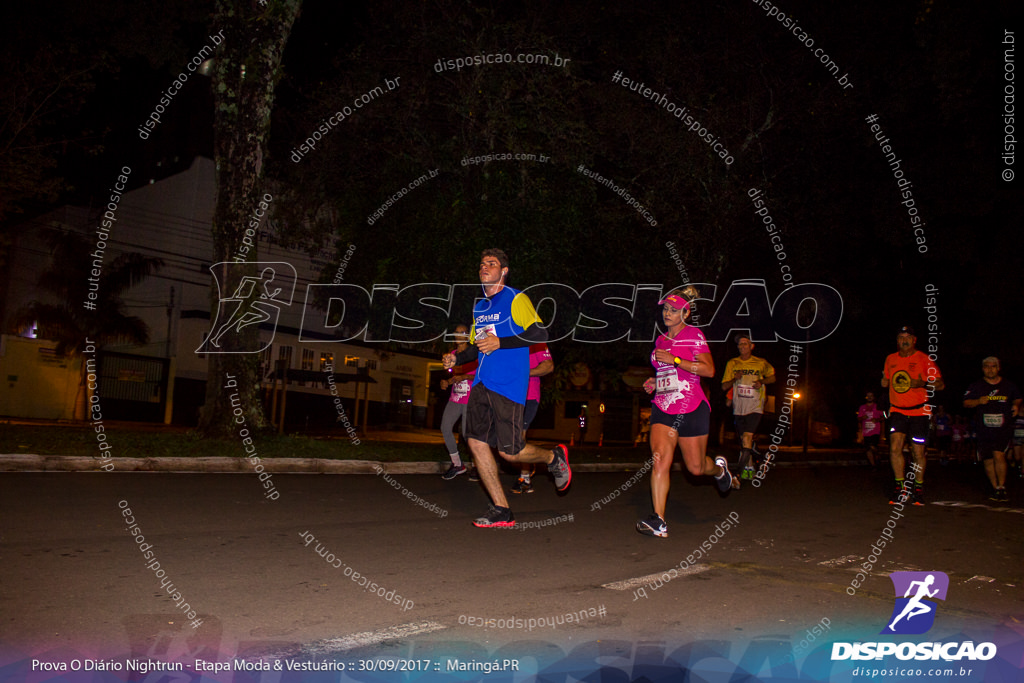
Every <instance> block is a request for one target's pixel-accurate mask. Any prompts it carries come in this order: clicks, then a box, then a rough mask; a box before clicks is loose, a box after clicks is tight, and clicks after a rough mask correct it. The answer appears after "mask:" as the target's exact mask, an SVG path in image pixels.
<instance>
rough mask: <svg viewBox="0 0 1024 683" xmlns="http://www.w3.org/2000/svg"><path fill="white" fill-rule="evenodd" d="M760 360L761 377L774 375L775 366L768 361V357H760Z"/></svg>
mask: <svg viewBox="0 0 1024 683" xmlns="http://www.w3.org/2000/svg"><path fill="white" fill-rule="evenodd" d="M762 361H763V363H764V365H763V367H762V368H761V378H762V379H764V378H765V377H771V376H772V375H774V374H775V368H773V367H772V364H771V363H769V362H768V359H766V358H765V359H762Z"/></svg>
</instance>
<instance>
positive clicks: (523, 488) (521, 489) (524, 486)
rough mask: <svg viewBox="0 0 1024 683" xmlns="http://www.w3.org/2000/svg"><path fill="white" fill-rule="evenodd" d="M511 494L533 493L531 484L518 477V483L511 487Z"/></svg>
mask: <svg viewBox="0 0 1024 683" xmlns="http://www.w3.org/2000/svg"><path fill="white" fill-rule="evenodd" d="M512 493H533V484H531V483H530V482H529V481H527V480H526V479H523V478H522V477H519V481H517V482H516V483H515V484H513V485H512Z"/></svg>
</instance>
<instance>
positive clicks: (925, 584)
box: [881, 572, 949, 635]
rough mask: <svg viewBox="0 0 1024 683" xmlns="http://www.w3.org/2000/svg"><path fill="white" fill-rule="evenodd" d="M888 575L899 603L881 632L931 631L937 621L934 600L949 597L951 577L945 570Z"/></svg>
mask: <svg viewBox="0 0 1024 683" xmlns="http://www.w3.org/2000/svg"><path fill="white" fill-rule="evenodd" d="M889 578H890V579H892V584H893V588H894V589H895V591H896V605H895V607H893V610H892V617H890V619H889V623H888V625H887V626H886V627H885V628H884V629H882V631H881V633H883V634H891V633H899V634H903V635H913V634H919V633H926V632H928V631H929V630H930V629H931V627H932V625H933V624H934V623H935V612H936V610H937V609H938V603H936V602H934V600H945V599H946V591H947V590H948V589H949V577H948V576H946V575H945V574H944V573H942V572H893V573H891V574H889ZM901 596H902V597H901Z"/></svg>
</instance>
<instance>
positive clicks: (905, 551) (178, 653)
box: [0, 464, 1024, 680]
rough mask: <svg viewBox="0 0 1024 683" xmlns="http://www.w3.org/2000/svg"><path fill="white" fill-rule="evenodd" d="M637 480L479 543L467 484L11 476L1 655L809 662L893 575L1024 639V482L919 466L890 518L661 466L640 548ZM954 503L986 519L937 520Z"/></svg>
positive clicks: (823, 484) (886, 611) (549, 498)
mask: <svg viewBox="0 0 1024 683" xmlns="http://www.w3.org/2000/svg"><path fill="white" fill-rule="evenodd" d="M632 477H633V474H632V473H628V472H617V473H602V474H577V476H575V477H574V480H573V484H572V487H571V488H570V490H569V492H568V493H567V494H565V495H559V494H557V493H556V492H555V490H554V486H553V484H552V483H551V481H550V479H548V478H547V477H539V478H537V479H536V481H535V489H536V492H535V493H533V494H528V495H520V496H512V495H511V494H510V499H511V504H512V506H513V510H514V512H515V514H516V518H517V521H518V522H519V524H520V527H522V528H521V529H517V530H498V529H489V530H484V529H477V528H475V527H473V526H472V525H471V524H470V522H471V520H472V519H473V518H475V517H476V516H478V515H479V514H480V513H482V512H484V511H485V510H486V504H487V499H486V496H485V494H484V492H483V490H482V489H481V488H480V486H479V484H475V483H472V482H469V481H467V480H466V479H465V478H464V477H460V478H459V479H457V480H455V481H453V482H444V481H442V480H441V479H440V477H438V476H434V475H396V476H394V477H392V478H390V480H386V479H385V478H384V477H381V476H372V475H348V476H336V475H285V474H275V475H273V479H272V483H273V485H274V487H275V488H276V490H277V491H279V493H280V496H279V498H277V499H276V500H270V499H268V498H267V497H265V495H264V494H265V493H266V491H267V489H265V488H264V487H263V486H262V485H261V483H260V481H259V480H258V479H257V477H256V475H255V474H249V475H246V474H156V473H150V474H146V473H140V474H120V473H95V474H87V473H45V474H33V473H7V474H3V475H0V515H2V520H3V521H2V534H3V537H2V545H0V566H2V570H0V572H2V577H3V580H2V582H0V604H2V605H3V608H2V610H0V615H2V616H0V646H2V648H3V654H4V655H6V657H7V659H8V660H9V658H10V657H16V656H26V655H31V656H39V657H41V658H46V657H49V658H51V659H54V658H58V659H59V658H61V657H63V658H65V659H66V658H67V657H69V656H71V653H76V652H77V653H87V654H88V655H89V656H91V657H98V658H106V657H122V658H123V657H125V656H128V655H129V654H130V655H131V656H133V657H143V656H148V657H155V658H159V659H162V660H166V661H171V660H176V659H187V660H189V661H191V659H193V658H195V657H197V656H199V657H202V658H205V659H210V660H211V661H212V660H217V659H221V660H223V659H224V658H226V657H233V656H244V655H247V654H248V655H253V654H264V655H266V654H272V655H277V656H283V657H293V658H302V657H306V658H314V659H316V658H320V659H323V658H325V657H330V656H349V655H351V654H352V653H362V654H366V653H376V654H380V653H389V652H390V653H393V654H396V655H403V656H414V655H417V654H418V655H419V656H421V657H427V656H433V655H437V654H438V653H442V652H446V653H451V652H461V653H463V656H470V655H472V656H474V657H485V658H486V657H487V656H493V655H494V653H496V652H503V653H504V654H505V655H506V656H507V655H508V653H509V652H514V653H518V654H523V655H524V656H525V655H526V654H529V656H531V657H535V658H536V665H537V666H540V663H541V660H542V659H544V658H545V657H546V658H548V659H551V660H552V661H554V659H557V657H558V656H563V655H564V654H565V653H568V652H571V651H573V648H580V647H584V646H586V647H590V646H593V647H597V648H598V649H600V648H601V647H613V649H616V648H617V649H616V651H617V652H618V653H619V656H622V657H627V658H628V657H632V658H634V660H635V661H639V659H638V658H642V657H643V656H654V657H655V659H657V658H658V657H662V656H663V653H664V651H665V650H666V648H668V649H671V648H673V647H676V646H678V645H679V644H691V643H699V642H709V641H712V640H715V639H718V641H720V642H724V643H725V644H726V654H724V655H723V657H724V658H725V659H727V660H729V661H732V662H737V661H739V660H740V659H741V657H743V656H745V655H744V652H747V653H748V654H749V650H750V647H751V643H765V642H771V643H774V644H775V645H777V646H778V647H781V648H782V650H781V651H783V652H789V651H790V650H789V648H790V647H793V646H798V644H799V643H800V641H801V639H804V640H805V641H806V639H807V637H808V636H809V635H811V634H810V633H808V629H813V628H814V627H815V626H816V625H817V626H818V627H819V632H821V635H820V636H818V638H817V639H816V640H817V642H816V643H809V642H807V643H806V649H807V650H812V649H813V648H815V647H817V646H818V645H820V644H821V643H822V642H825V641H826V640H827V641H836V640H849V641H854V640H866V639H867V640H870V639H879V636H878V635H877V634H878V633H879V631H880V630H881V629H882V628H883V627H884V626H885V625H886V623H887V620H888V619H889V617H890V615H891V612H892V610H893V604H894V602H893V600H894V592H893V585H892V583H891V581H890V579H889V577H888V574H889V573H890V572H894V571H906V570H921V571H925V570H927V571H939V572H945V573H946V574H948V575H949V579H950V584H949V585H950V588H949V595H948V596H947V599H946V600H945V601H944V602H943V604H942V605H941V611H940V612H939V615H938V617H937V618H936V624H935V626H934V628H933V630H932V631H931V632H930V633H929V635H928V638H932V639H935V640H939V639H941V638H947V637H951V636H955V635H956V634H963V633H970V634H971V635H972V637H975V639H977V638H978V637H985V638H988V639H990V640H991V639H1002V640H1003V641H1004V642H1010V641H1013V640H1014V638H1015V639H1016V640H1015V641H1014V642H1018V643H1019V641H1020V636H1021V634H1022V633H1024V629H1022V623H1021V620H1022V619H1024V616H1022V615H1024V546H1022V542H1021V541H1022V538H1024V534H1022V533H1021V526H1022V524H1024V515H1022V514H1020V513H1022V512H1024V509H1021V503H1024V491H1022V490H1021V489H1022V486H1021V484H1020V482H1019V480H1016V481H1014V482H1013V486H1012V488H1011V503H1010V504H1009V505H1006V504H1002V505H1001V504H998V503H990V502H988V501H987V500H986V499H985V497H984V495H983V490H982V488H981V485H980V480H979V478H978V473H977V471H976V470H974V469H973V468H972V467H970V466H950V467H941V466H939V465H938V464H932V465H930V467H929V471H928V476H927V491H928V500H929V501H930V504H928V505H926V506H925V507H918V508H911V507H909V506H908V507H907V508H906V509H904V510H903V513H902V515H903V516H902V517H894V516H893V515H894V514H896V515H898V514H900V513H898V512H896V511H895V510H894V508H893V507H891V506H890V505H888V504H887V500H888V498H887V496H888V491H889V488H888V486H889V479H888V478H886V476H885V475H884V474H882V473H881V472H871V471H869V470H868V468H866V467H818V468H785V469H783V468H780V469H775V470H772V471H770V472H769V473H768V476H767V478H766V479H765V480H764V484H763V485H762V486H761V487H760V488H757V489H755V488H752V487H750V486H749V484H746V485H745V486H744V488H743V489H742V490H740V491H735V492H732V493H731V494H730V495H728V496H727V497H722V496H720V495H719V494H718V492H717V489H715V488H714V486H713V485H712V484H711V483H710V480H695V479H692V478H689V477H687V476H685V475H683V474H680V473H676V474H674V475H673V481H672V487H673V488H672V491H671V493H670V498H669V508H668V512H667V515H666V517H667V521H668V524H669V532H670V536H669V538H668V539H654V538H649V537H645V536H641V535H639V534H637V533H636V532H635V531H634V529H633V525H634V523H635V521H636V520H637V519H638V518H640V517H642V516H645V515H646V514H648V512H649V490H648V480H647V478H646V477H644V478H642V479H640V480H639V481H636V480H634V479H632ZM505 482H506V483H508V484H510V483H511V480H510V479H508V478H507V477H506V478H505ZM615 491H619V494H617V495H616V497H615V498H614V499H613V500H610V501H609V502H608V503H607V504H602V505H600V507H599V508H598V505H595V504H597V503H600V501H601V500H602V499H607V497H608V496H610V495H611V494H613V492H615ZM952 501H959V502H965V503H970V504H978V505H979V507H970V508H965V507H962V506H951V505H948V504H936V503H948V502H952ZM428 505H429V506H433V509H431V508H429V507H425V506H428ZM1015 510H1016V512H1015ZM128 511H130V514H131V515H132V518H133V519H134V520H135V523H136V524H137V525H138V529H137V532H136V533H141V534H142V535H143V536H144V537H145V543H146V544H151V547H150V548H146V550H148V551H149V552H151V553H153V555H152V556H151V557H150V558H149V559H147V558H146V557H145V556H144V554H143V552H141V551H140V547H143V546H140V545H139V544H137V543H136V541H135V539H134V538H133V536H132V534H131V533H130V532H129V530H128V528H127V525H126V521H125V520H126V517H125V515H126V514H128ZM889 520H894V525H895V528H894V529H892V531H891V535H892V540H891V541H890V542H889V543H888V544H887V546H886V547H885V548H882V549H881V552H880V553H878V554H877V555H876V556H875V562H874V565H873V567H872V569H871V571H870V572H868V576H867V578H866V579H864V581H863V582H862V584H861V585H860V586H859V588H856V589H853V588H852V587H851V581H852V580H854V579H855V578H856V572H857V567H858V566H859V565H861V563H863V562H865V561H868V559H867V558H868V557H869V556H871V555H872V554H873V552H872V544H873V543H874V542H875V541H876V540H877V539H879V538H880V537H881V536H882V533H883V529H886V528H887V521H889ZM724 522H729V528H725V524H723V523H724ZM716 529H717V531H716ZM716 534H717V536H718V538H713V537H714V535H716ZM712 538H713V541H714V542H713V543H711V542H710V541H711V540H712ZM706 541H707V542H708V543H707V544H706V548H707V549H709V551H708V552H704V553H703V556H702V557H697V556H696V555H697V552H696V551H698V550H699V549H700V548H701V545H702V544H704V543H705V542H706ZM318 550H319V552H318ZM701 552H703V551H701ZM321 554H322V555H323V557H322V556H321ZM153 562H159V568H157V567H155V566H153ZM681 564H682V565H685V568H684V569H683V570H680V572H679V575H678V576H672V575H670V576H671V580H669V581H668V582H662V583H660V584H659V583H653V584H652V583H651V581H652V580H653V579H652V578H651V575H664V573H665V572H667V571H669V570H671V569H672V568H673V567H677V568H678V567H679V566H680V565H681ZM158 571H163V572H164V575H163V578H161V577H159V576H158V575H157V572H158ZM346 572H348V574H346ZM691 572H692V573H691ZM357 576H358V577H359V578H356V577H357ZM362 577H367V580H366V581H364V580H363V578H362ZM644 577H647V578H644ZM162 580H163V581H164V582H165V583H167V582H172V583H173V584H174V590H176V591H177V592H179V593H180V596H176V597H172V596H173V592H172V594H171V595H169V594H168V590H167V586H166V585H161V581H162ZM367 582H370V583H367ZM363 584H366V585H363ZM373 584H376V586H378V587H382V590H381V591H380V592H381V593H382V594H383V597H380V596H378V595H377V594H374V593H373V592H371V590H372V589H374V585H373ZM623 588H624V589H623ZM641 589H642V590H641ZM848 589H850V590H853V592H854V595H850V594H849V591H848ZM396 596H400V597H396ZM176 603H181V606H179V605H178V604H176ZM185 603H187V605H188V607H185V606H184V605H185ZM189 608H190V609H192V610H195V612H197V613H198V617H197V619H200V620H202V623H201V624H198V625H197V626H195V627H193V625H192V624H191V623H190V622H189V619H188V617H187V615H186V614H185V612H187V611H188V609H189ZM570 613H571V614H572V615H573V616H572V617H571V618H569V619H567V618H565V615H567V614H570ZM559 617H561V623H559ZM509 619H512V622H511V623H509V622H508V620H509ZM516 619H521V620H522V622H520V623H516V622H515V620H516ZM490 620H493V621H490ZM530 620H533V623H532V628H531V622H530ZM549 620H550V621H551V622H553V623H554V626H552V625H550V624H548V621H549ZM489 621H490V624H488V622H489ZM822 624H826V625H827V628H822ZM805 634H806V635H805ZM600 643H603V644H604V645H595V644H600ZM613 644H614V645H613ZM773 647H774V645H773ZM1017 647H1018V648H1019V645H1018V646H1017ZM645 648H646V649H645ZM584 649H585V648H584ZM652 649H653V651H656V654H655V655H650V652H649V651H651V650H652ZM645 652H647V655H644V653H645ZM657 652H661V653H662V654H657ZM338 653H341V655H339V654H338ZM466 653H469V654H466ZM798 654H799V653H798ZM805 654H806V653H805ZM517 656H518V655H517ZM773 656H774V655H773ZM801 656H802V655H801ZM552 658H554V659H552ZM826 658H827V654H826ZM545 661H547V660H545ZM531 662H532V660H531ZM532 665H533V664H532V663H531V666H532ZM1016 666H1018V667H1019V666H1020V664H1019V663H1018V664H1017V665H1016ZM1018 671H1019V669H1018ZM0 678H2V676H0ZM964 680H969V679H964ZM978 680H980V679H978Z"/></svg>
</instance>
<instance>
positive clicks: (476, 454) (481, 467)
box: [469, 437, 508, 508]
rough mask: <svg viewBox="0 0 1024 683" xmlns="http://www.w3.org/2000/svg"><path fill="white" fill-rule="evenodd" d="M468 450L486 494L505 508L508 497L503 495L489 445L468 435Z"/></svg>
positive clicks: (496, 465) (493, 501)
mask: <svg viewBox="0 0 1024 683" xmlns="http://www.w3.org/2000/svg"><path fill="white" fill-rule="evenodd" d="M469 450H471V451H472V452H473V463H474V464H475V465H476V471H477V473H478V474H479V475H480V482H481V483H483V485H484V488H485V489H486V490H487V495H489V496H490V497H491V502H492V503H493V504H494V505H495V506H497V507H502V508H507V507H508V498H506V497H505V491H503V490H502V488H501V482H500V481H498V463H497V462H496V461H495V460H494V453H493V452H492V451H491V447H490V446H488V445H487V444H486V443H484V442H483V441H478V440H476V439H474V438H472V437H470V438H469Z"/></svg>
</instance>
